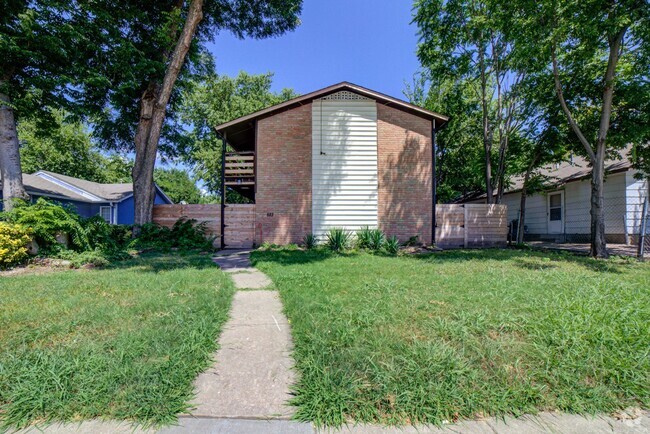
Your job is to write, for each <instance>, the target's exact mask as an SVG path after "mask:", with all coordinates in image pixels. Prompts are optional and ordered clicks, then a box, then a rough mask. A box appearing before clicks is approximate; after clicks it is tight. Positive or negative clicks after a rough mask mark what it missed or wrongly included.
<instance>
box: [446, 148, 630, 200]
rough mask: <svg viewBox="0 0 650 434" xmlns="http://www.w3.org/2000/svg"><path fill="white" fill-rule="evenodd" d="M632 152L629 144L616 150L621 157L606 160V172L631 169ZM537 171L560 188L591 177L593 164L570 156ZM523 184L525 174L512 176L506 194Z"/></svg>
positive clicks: (476, 196)
mask: <svg viewBox="0 0 650 434" xmlns="http://www.w3.org/2000/svg"><path fill="white" fill-rule="evenodd" d="M630 152H632V147H631V146H628V147H626V148H624V149H621V150H620V151H617V152H616V153H617V154H618V156H619V158H613V159H607V160H605V173H608V174H612V173H618V172H625V171H627V170H630V169H631V168H632V161H631V159H630ZM535 173H537V174H539V175H540V176H542V177H543V178H545V179H546V181H545V183H544V184H545V185H546V187H548V188H549V189H553V188H560V187H562V186H564V185H565V184H567V183H569V182H574V181H580V180H583V179H585V178H589V177H590V176H591V164H590V163H589V160H587V159H586V158H584V157H581V156H569V158H568V159H567V160H565V161H562V162H561V163H553V164H548V165H546V166H544V167H541V168H539V169H537V170H536V171H535ZM523 186H524V176H523V175H517V176H515V177H513V178H512V180H511V182H510V185H509V186H508V187H507V188H506V189H505V192H504V194H509V193H517V192H519V191H521V189H522V188H523ZM495 195H496V192H495ZM484 197H486V193H481V194H470V195H468V196H465V197H463V198H461V199H459V200H458V202H465V201H468V200H476V199H481V198H484Z"/></svg>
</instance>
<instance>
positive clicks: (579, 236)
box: [461, 149, 650, 244]
mask: <svg viewBox="0 0 650 434" xmlns="http://www.w3.org/2000/svg"><path fill="white" fill-rule="evenodd" d="M628 152H629V149H626V150H624V151H621V152H620V154H621V159H620V160H608V161H606V163H605V168H606V173H607V175H606V177H605V188H604V196H605V234H606V240H607V242H609V243H626V244H629V243H632V244H635V243H637V242H638V236H639V233H640V230H641V221H642V219H641V214H642V209H643V202H644V200H646V198H648V197H649V196H650V194H649V185H648V181H647V180H641V179H637V177H635V175H636V174H637V173H638V172H637V171H636V170H634V169H633V168H632V163H631V162H630V159H629V158H628ZM539 173H540V174H541V175H543V176H546V177H548V182H547V188H546V189H545V191H543V192H541V193H540V192H538V193H535V194H532V195H529V196H528V197H527V198H526V217H525V222H524V231H525V232H524V233H525V235H524V239H525V240H526V241H534V240H543V241H553V242H573V243H584V242H589V238H590V224H591V216H590V213H589V211H590V209H591V204H590V198H591V184H590V180H591V167H590V166H589V163H588V162H587V161H586V160H585V159H584V158H582V157H573V158H571V159H570V160H569V161H565V162H562V163H559V164H553V165H549V166H546V167H544V168H542V169H541V170H539ZM522 186H523V177H516V178H515V179H513V183H512V184H511V186H510V187H509V188H508V189H506V193H505V194H504V196H503V201H502V203H503V204H504V205H507V206H508V222H512V221H513V220H518V218H519V210H520V205H521V188H522ZM461 202H466V203H483V202H485V194H483V195H482V196H481V197H479V198H474V199H468V200H462V201H461ZM649 207H650V204H649ZM648 226H650V224H649V225H648ZM648 226H646V228H648V229H650V227H648ZM646 232H647V230H646Z"/></svg>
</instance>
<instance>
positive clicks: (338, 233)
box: [325, 228, 352, 252]
mask: <svg viewBox="0 0 650 434" xmlns="http://www.w3.org/2000/svg"><path fill="white" fill-rule="evenodd" d="M351 239H352V233H350V232H349V231H348V230H346V229H343V228H332V229H330V230H329V231H328V232H327V242H326V243H325V244H326V245H327V247H328V248H329V249H330V250H332V251H333V252H342V251H344V250H346V249H347V248H348V247H349V246H350V240H351Z"/></svg>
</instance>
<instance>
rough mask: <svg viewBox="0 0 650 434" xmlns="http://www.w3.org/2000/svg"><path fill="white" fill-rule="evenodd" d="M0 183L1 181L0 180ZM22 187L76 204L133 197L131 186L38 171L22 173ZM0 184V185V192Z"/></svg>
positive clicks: (35, 193)
mask: <svg viewBox="0 0 650 434" xmlns="http://www.w3.org/2000/svg"><path fill="white" fill-rule="evenodd" d="M0 181H1V179H0ZM23 185H24V186H25V190H26V191H27V193H28V194H30V195H37V196H47V197H52V198H56V199H65V200H72V201H76V202H90V203H98V202H99V203H105V202H121V201H123V200H124V199H127V198H129V197H131V196H133V184H132V183H130V182H128V183H119V184H101V183H99V182H93V181H86V180H85V179H79V178H74V177H72V176H67V175H61V174H60V173H54V172H50V171H48V170H39V171H38V172H36V173H34V174H31V175H30V174H28V173H23ZM154 185H155V184H154ZM155 187H156V191H157V192H158V193H159V194H160V195H161V196H162V197H164V198H165V200H166V201H167V202H169V203H173V201H172V200H171V199H170V198H169V197H168V196H167V195H166V194H165V192H164V191H162V190H161V189H160V187H158V185H155ZM1 191H2V189H1V184H0V192H1Z"/></svg>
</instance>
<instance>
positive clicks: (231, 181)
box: [224, 152, 255, 199]
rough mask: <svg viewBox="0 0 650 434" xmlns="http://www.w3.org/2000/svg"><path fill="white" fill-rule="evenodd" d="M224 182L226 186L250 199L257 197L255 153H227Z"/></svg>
mask: <svg viewBox="0 0 650 434" xmlns="http://www.w3.org/2000/svg"><path fill="white" fill-rule="evenodd" d="M224 169H225V176H224V182H225V184H226V186H228V187H230V188H232V189H233V190H235V191H238V192H239V193H241V194H242V195H243V196H246V197H248V198H250V199H253V198H254V197H255V153H254V152H229V153H227V154H226V164H225V167H224Z"/></svg>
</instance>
